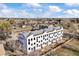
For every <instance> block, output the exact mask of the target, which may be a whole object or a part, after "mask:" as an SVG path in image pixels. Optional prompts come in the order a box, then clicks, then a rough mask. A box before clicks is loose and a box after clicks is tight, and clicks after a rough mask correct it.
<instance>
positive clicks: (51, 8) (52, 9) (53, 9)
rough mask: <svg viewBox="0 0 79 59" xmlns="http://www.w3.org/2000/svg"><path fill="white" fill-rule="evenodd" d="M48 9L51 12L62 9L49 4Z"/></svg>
mask: <svg viewBox="0 0 79 59" xmlns="http://www.w3.org/2000/svg"><path fill="white" fill-rule="evenodd" d="M49 10H50V11H52V12H60V11H61V10H62V9H61V8H60V7H58V6H49Z"/></svg>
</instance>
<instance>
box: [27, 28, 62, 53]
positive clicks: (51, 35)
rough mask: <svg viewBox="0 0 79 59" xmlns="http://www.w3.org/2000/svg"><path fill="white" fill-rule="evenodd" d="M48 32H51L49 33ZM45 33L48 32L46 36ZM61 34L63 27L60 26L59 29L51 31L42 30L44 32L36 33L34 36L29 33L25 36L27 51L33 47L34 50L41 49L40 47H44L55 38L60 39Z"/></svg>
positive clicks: (54, 40)
mask: <svg viewBox="0 0 79 59" xmlns="http://www.w3.org/2000/svg"><path fill="white" fill-rule="evenodd" d="M55 32H56V33H55ZM50 33H52V34H50ZM47 34H48V36H47ZM49 34H50V35H49ZM45 35H46V36H45ZM41 36H42V37H41ZM62 36H63V28H61V29H60V30H54V31H51V32H44V33H42V34H39V35H36V36H33V35H31V36H29V37H28V38H27V52H28V53H29V52H32V51H34V47H35V50H38V49H41V48H42V47H45V46H47V45H49V44H51V43H52V42H56V40H57V41H59V40H61V39H62ZM37 37H38V42H37ZM39 37H40V38H39ZM34 38H35V40H34ZM60 38H61V39H60ZM28 39H30V45H29V44H28ZM31 39H32V41H31ZM45 39H46V40H45ZM47 39H48V40H47ZM41 40H42V42H41ZM47 42H48V43H47ZM34 43H35V44H34ZM45 43H46V44H45ZM31 44H33V45H31ZM37 44H38V47H37ZM41 45H42V47H41ZM29 48H30V50H29Z"/></svg>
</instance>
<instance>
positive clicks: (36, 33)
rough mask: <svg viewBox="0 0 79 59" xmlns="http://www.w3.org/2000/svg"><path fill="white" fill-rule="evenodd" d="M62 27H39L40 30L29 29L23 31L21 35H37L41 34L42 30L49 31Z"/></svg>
mask: <svg viewBox="0 0 79 59" xmlns="http://www.w3.org/2000/svg"><path fill="white" fill-rule="evenodd" d="M60 28H62V27H48V28H46V29H41V30H35V31H29V32H23V35H24V36H25V37H26V38H27V37H28V36H30V35H34V36H36V35H39V34H42V33H44V32H49V31H54V30H59V29H60Z"/></svg>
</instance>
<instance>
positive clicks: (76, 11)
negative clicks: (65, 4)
mask: <svg viewBox="0 0 79 59" xmlns="http://www.w3.org/2000/svg"><path fill="white" fill-rule="evenodd" d="M64 13H65V14H69V15H78V14H79V10H77V9H71V10H66V11H64Z"/></svg>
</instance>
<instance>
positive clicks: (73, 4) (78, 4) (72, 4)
mask: <svg viewBox="0 0 79 59" xmlns="http://www.w3.org/2000/svg"><path fill="white" fill-rule="evenodd" d="M65 5H68V6H79V3H65Z"/></svg>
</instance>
